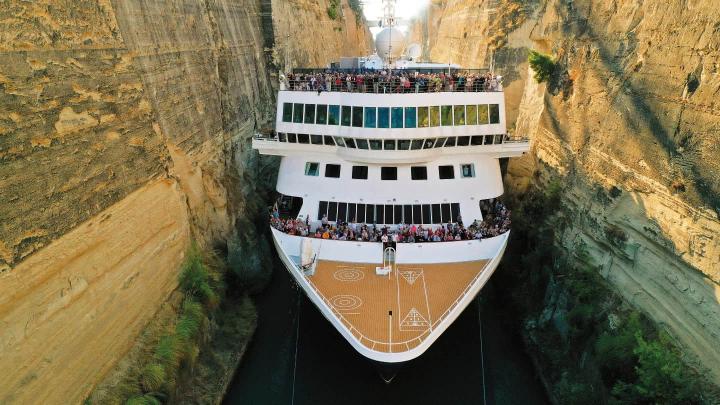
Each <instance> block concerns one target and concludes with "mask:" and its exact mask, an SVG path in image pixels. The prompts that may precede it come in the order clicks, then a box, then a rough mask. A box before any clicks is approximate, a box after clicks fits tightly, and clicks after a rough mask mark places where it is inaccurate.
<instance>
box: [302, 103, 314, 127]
mask: <svg viewBox="0 0 720 405" xmlns="http://www.w3.org/2000/svg"><path fill="white" fill-rule="evenodd" d="M304 122H305V123H306V124H314V123H315V104H305V121H304Z"/></svg>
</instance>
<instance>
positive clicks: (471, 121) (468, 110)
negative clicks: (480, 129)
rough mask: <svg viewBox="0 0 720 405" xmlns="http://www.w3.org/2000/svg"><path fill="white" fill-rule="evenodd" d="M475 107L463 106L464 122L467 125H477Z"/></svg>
mask: <svg viewBox="0 0 720 405" xmlns="http://www.w3.org/2000/svg"><path fill="white" fill-rule="evenodd" d="M477 112H478V110H477V105H475V104H473V105H466V106H465V121H466V123H467V124H468V125H477Z"/></svg>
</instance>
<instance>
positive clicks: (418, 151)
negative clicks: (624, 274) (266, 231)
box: [253, 27, 528, 363]
mask: <svg viewBox="0 0 720 405" xmlns="http://www.w3.org/2000/svg"><path fill="white" fill-rule="evenodd" d="M389 28H390V29H392V27H389ZM389 53H390V54H393V53H392V52H389ZM386 62H387V61H386ZM395 62H397V61H395ZM442 66H443V67H442V68H440V66H439V65H434V66H433V65H429V64H422V68H417V67H416V68H412V67H408V65H405V66H404V69H402V70H397V69H395V70H394V69H388V68H385V69H379V70H373V71H362V72H360V71H354V72H349V71H338V70H332V71H331V70H316V71H311V70H305V71H302V73H301V74H298V73H297V72H296V74H292V75H289V76H288V77H287V78H285V79H284V81H283V83H282V84H281V90H280V91H279V94H278V103H277V119H276V122H275V132H274V133H273V134H272V135H268V136H257V137H256V138H255V139H254V140H253V147H254V148H255V149H257V150H258V151H259V152H260V153H261V154H264V155H275V156H280V157H281V161H280V169H279V174H278V180H277V187H276V188H277V191H278V193H279V194H280V195H281V198H280V200H279V202H278V204H276V206H275V208H274V209H273V212H272V214H271V221H272V223H273V227H272V235H273V239H274V242H275V246H276V248H277V251H278V254H279V256H280V258H281V259H282V261H283V263H284V264H285V266H286V267H287V269H288V270H289V272H290V273H291V274H292V276H293V277H294V279H295V280H296V281H297V283H298V284H299V285H300V286H301V287H302V288H303V290H304V291H305V293H306V294H307V296H308V297H309V299H310V300H311V301H312V302H313V303H314V304H315V305H316V306H317V307H318V309H319V310H320V311H321V312H322V314H323V315H324V316H325V317H326V318H327V319H328V321H329V322H331V323H332V324H333V325H334V326H335V328H336V329H337V330H338V331H339V332H340V334H341V335H342V336H343V337H344V338H345V339H347V341H348V342H349V343H350V344H351V345H352V346H353V347H354V348H355V349H356V350H357V351H358V352H359V353H361V354H362V355H364V356H365V357H367V358H370V359H372V360H375V361H378V362H383V363H399V362H404V361H408V360H411V359H413V358H415V357H417V356H419V355H420V354H422V353H423V352H424V351H425V350H427V348H428V347H429V346H430V345H431V344H432V343H433V342H434V341H435V340H436V339H437V338H438V336H440V335H441V334H442V333H443V331H444V330H445V329H446V328H447V327H448V326H449V325H450V324H451V323H452V322H453V321H454V320H455V319H456V318H457V317H458V316H459V314H460V313H461V312H462V311H463V309H464V308H465V307H466V306H467V305H468V304H469V303H470V302H471V301H472V300H473V298H474V297H475V296H476V295H477V293H478V292H479V291H480V289H481V288H482V286H483V285H484V284H485V283H486V282H487V280H488V279H489V277H490V276H491V275H492V273H493V271H494V270H495V268H496V266H497V265H498V262H499V261H500V259H501V257H502V254H503V251H504V249H505V246H506V244H507V240H508V235H509V218H508V216H509V213H508V211H507V209H506V208H505V207H504V206H502V204H501V203H499V201H498V200H497V199H498V197H500V196H501V195H502V194H503V184H502V179H501V172H500V164H499V160H500V159H501V158H509V157H514V156H519V155H521V154H523V153H525V152H526V151H527V150H528V143H527V141H526V140H522V139H515V138H513V137H510V136H508V134H507V131H506V123H505V104H504V95H503V92H502V85H501V84H500V81H499V79H498V77H496V76H493V75H491V74H490V73H489V72H485V71H469V70H459V69H453V68H448V67H447V65H442Z"/></svg>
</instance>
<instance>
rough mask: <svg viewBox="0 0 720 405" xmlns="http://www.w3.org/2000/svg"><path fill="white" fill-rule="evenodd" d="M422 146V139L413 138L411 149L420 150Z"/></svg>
mask: <svg viewBox="0 0 720 405" xmlns="http://www.w3.org/2000/svg"><path fill="white" fill-rule="evenodd" d="M422 146H423V140H422V139H413V141H412V143H411V144H410V149H412V150H419V149H422Z"/></svg>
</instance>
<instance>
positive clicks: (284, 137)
mask: <svg viewBox="0 0 720 405" xmlns="http://www.w3.org/2000/svg"><path fill="white" fill-rule="evenodd" d="M278 139H280V142H287V134H286V133H284V132H278Z"/></svg>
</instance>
